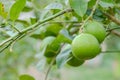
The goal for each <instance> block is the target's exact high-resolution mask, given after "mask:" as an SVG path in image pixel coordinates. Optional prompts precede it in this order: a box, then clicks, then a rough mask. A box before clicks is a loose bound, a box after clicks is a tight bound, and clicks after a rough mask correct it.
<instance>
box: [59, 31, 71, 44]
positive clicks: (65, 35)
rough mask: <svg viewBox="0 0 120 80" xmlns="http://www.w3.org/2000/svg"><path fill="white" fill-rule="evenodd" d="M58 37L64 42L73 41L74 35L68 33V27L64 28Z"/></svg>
mask: <svg viewBox="0 0 120 80" xmlns="http://www.w3.org/2000/svg"><path fill="white" fill-rule="evenodd" d="M57 39H58V40H59V41H60V42H61V43H62V42H63V43H71V42H72V37H71V36H70V34H69V33H68V31H67V30H66V29H62V30H61V31H60V33H59V35H58V36H57Z"/></svg>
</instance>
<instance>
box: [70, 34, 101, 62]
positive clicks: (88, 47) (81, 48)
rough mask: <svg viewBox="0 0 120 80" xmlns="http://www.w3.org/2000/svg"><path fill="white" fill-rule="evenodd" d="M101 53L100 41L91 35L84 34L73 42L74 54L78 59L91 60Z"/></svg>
mask: <svg viewBox="0 0 120 80" xmlns="http://www.w3.org/2000/svg"><path fill="white" fill-rule="evenodd" d="M100 51H101V48H100V45H99V42H98V40H97V39H96V38H95V37H94V36H93V35H91V34H87V33H82V34H80V35H78V36H76V37H75V38H74V39H73V41H72V53H73V56H75V57H76V58H77V59H83V60H87V59H91V58H94V57H95V56H97V55H98V54H99V53H100Z"/></svg>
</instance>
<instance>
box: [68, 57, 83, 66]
mask: <svg viewBox="0 0 120 80" xmlns="http://www.w3.org/2000/svg"><path fill="white" fill-rule="evenodd" d="M84 62H85V61H84V60H79V59H77V58H75V57H72V58H71V59H70V60H69V61H68V62H67V64H69V65H70V66H73V67H78V66H80V65H82V64H83V63H84Z"/></svg>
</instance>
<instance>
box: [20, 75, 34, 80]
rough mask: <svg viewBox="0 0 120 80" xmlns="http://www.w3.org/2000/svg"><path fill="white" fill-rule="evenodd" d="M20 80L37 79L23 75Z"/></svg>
mask: <svg viewBox="0 0 120 80" xmlns="http://www.w3.org/2000/svg"><path fill="white" fill-rule="evenodd" d="M19 80H35V78H33V77H32V76H30V75H27V74H23V75H20V77H19Z"/></svg>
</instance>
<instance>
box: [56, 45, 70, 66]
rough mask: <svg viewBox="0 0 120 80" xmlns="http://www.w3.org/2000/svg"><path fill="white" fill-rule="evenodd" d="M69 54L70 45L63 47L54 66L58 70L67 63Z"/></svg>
mask: <svg viewBox="0 0 120 80" xmlns="http://www.w3.org/2000/svg"><path fill="white" fill-rule="evenodd" d="M70 53H71V45H70V44H66V45H64V47H63V48H62V50H61V52H60V53H59V54H58V55H57V57H56V64H57V67H58V68H61V67H63V66H64V64H65V63H66V62H67V61H68V59H69V56H70Z"/></svg>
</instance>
